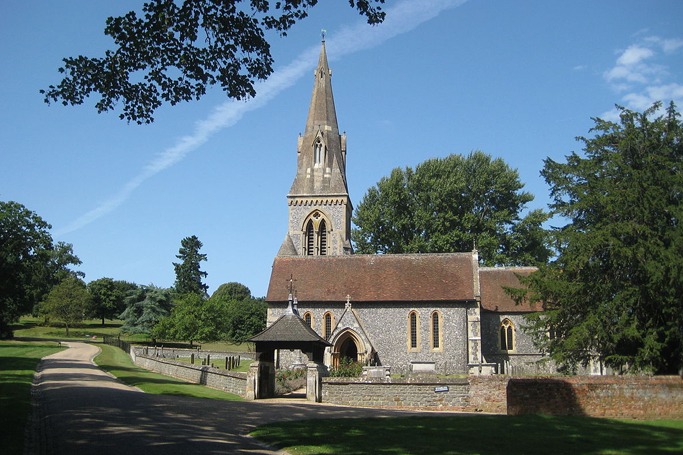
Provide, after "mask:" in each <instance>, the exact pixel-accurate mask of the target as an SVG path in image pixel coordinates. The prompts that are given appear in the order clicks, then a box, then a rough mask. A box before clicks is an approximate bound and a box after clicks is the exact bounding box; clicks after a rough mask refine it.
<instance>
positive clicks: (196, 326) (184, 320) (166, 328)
mask: <svg viewBox="0 0 683 455" xmlns="http://www.w3.org/2000/svg"><path fill="white" fill-rule="evenodd" d="M173 303H174V306H173V309H172V310H171V313H170V314H169V315H168V316H166V317H164V318H162V319H161V320H160V321H159V323H158V324H156V325H155V326H154V328H153V330H152V334H153V335H154V336H155V337H158V338H161V339H166V340H187V341H189V342H190V344H192V343H193V342H194V341H199V340H201V341H216V340H219V339H220V336H219V333H218V332H217V331H216V330H215V329H216V327H215V326H214V325H213V324H208V321H207V320H206V319H207V316H209V311H210V309H209V308H206V307H207V301H206V300H204V299H202V298H201V296H199V295H198V294H192V293H190V294H184V295H181V296H180V297H178V298H177V299H175V300H174V302H173Z"/></svg>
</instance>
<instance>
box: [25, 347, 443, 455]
mask: <svg viewBox="0 0 683 455" xmlns="http://www.w3.org/2000/svg"><path fill="white" fill-rule="evenodd" d="M67 344H68V345H69V349H67V350H64V351H62V352H59V353H57V354H53V355H51V356H48V357H45V358H44V359H43V361H42V362H41V368H40V370H39V372H38V373H37V375H36V385H35V387H34V392H33V393H34V412H33V415H32V417H31V421H32V423H31V425H30V428H29V432H28V435H27V448H26V453H27V454H57V455H59V454H69V455H74V454H95V455H107V454H117V455H121V454H123V455H136V454H142V455H153V454H165V455H173V454H214V453H215V454H218V453H222V454H225V453H250V454H272V453H277V452H274V451H271V450H269V449H268V448H267V447H264V446H262V445H260V444H259V443H258V442H257V441H255V440H254V439H252V438H250V437H248V436H246V434H247V433H248V432H250V431H251V430H252V429H253V428H255V427H257V426H259V425H261V424H263V423H267V422H274V421H284V420H301V419H317V418H342V417H370V416H375V417H380V416H397V415H406V414H411V413H408V412H401V411H390V410H377V409H365V408H350V407H341V406H330V405H322V404H315V403H309V402H303V401H289V402H287V401H285V400H273V401H271V400H259V401H255V402H230V401H217V400H207V399H197V398H187V397H175V396H164V395H150V394H146V393H142V392H140V391H139V390H137V389H135V388H132V387H129V386H126V385H123V384H121V383H119V382H118V381H117V380H116V379H114V378H112V377H111V376H109V375H108V374H107V373H105V372H103V371H102V370H100V369H99V368H97V367H96V366H95V365H94V364H93V362H92V359H93V358H94V356H95V355H97V353H98V352H99V348H98V347H96V346H93V345H90V344H86V343H77V342H73V343H71V342H70V343H67ZM283 401H284V402H283ZM432 414H433V413H432Z"/></svg>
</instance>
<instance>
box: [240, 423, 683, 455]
mask: <svg viewBox="0 0 683 455" xmlns="http://www.w3.org/2000/svg"><path fill="white" fill-rule="evenodd" d="M251 436H254V437H256V438H257V439H259V440H260V441H263V442H265V443H267V444H269V445H271V446H274V447H277V448H279V449H284V450H286V451H287V452H288V453H291V454H296V455H298V454H338V453H343V454H370V453H372V454H392V455H397V454H437V453H438V454H452V455H459V454H500V453H505V454H506V455H517V454H520V455H521V454H524V455H534V454H539V455H540V454H548V453H552V454H577V453H581V454H601V455H613V454H620V455H621V454H624V455H652V454H679V453H683V421H672V420H661V421H636V420H632V421H631V420H629V421H624V420H613V419H597V418H590V417H561V416H538V415H531V416H487V415H477V416H463V415H453V416H445V417H444V416H433V417H432V416H427V417H419V416H413V417H406V418H386V419H334V420H316V421H315V422H311V421H299V422H285V423H277V424H270V425H265V426H263V427H260V428H257V429H256V430H255V431H253V432H252V433H251Z"/></svg>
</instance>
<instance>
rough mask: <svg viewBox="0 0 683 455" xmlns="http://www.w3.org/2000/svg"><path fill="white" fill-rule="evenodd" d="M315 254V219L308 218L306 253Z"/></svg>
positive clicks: (308, 254)
mask: <svg viewBox="0 0 683 455" xmlns="http://www.w3.org/2000/svg"><path fill="white" fill-rule="evenodd" d="M314 254H315V229H313V220H308V223H307V224H306V255H307V256H313V255H314Z"/></svg>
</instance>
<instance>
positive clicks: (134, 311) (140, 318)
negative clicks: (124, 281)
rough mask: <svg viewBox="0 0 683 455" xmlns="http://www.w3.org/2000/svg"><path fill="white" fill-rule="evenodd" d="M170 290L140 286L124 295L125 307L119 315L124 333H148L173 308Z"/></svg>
mask: <svg viewBox="0 0 683 455" xmlns="http://www.w3.org/2000/svg"><path fill="white" fill-rule="evenodd" d="M172 294H173V293H172V291H171V290H170V289H163V288H159V287H156V286H154V285H149V286H140V287H139V288H138V289H136V290H134V291H132V292H131V293H130V294H129V295H128V297H126V309H125V310H124V311H123V313H121V315H120V316H119V317H120V318H121V319H123V321H124V323H123V326H122V327H121V330H122V331H124V332H126V333H131V334H136V333H141V334H145V335H149V334H151V333H152V329H153V328H154V326H155V325H156V324H157V323H158V322H159V321H160V320H161V319H162V318H164V317H166V316H168V315H169V314H170V312H171V309H172V308H173V298H172Z"/></svg>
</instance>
